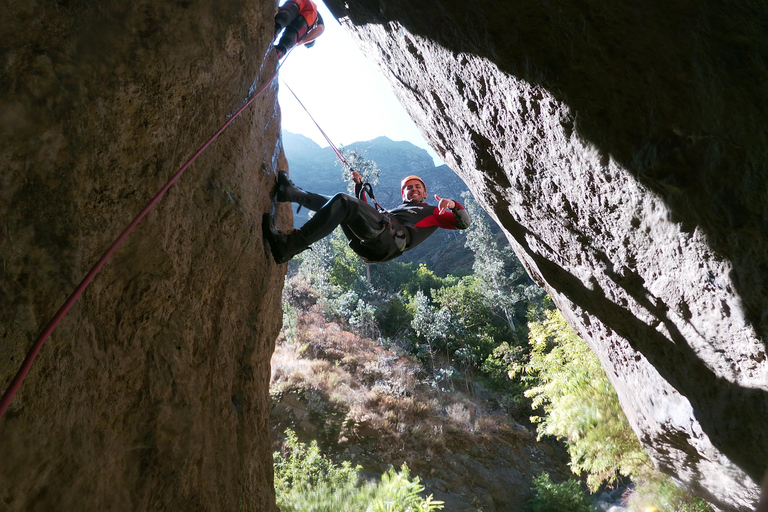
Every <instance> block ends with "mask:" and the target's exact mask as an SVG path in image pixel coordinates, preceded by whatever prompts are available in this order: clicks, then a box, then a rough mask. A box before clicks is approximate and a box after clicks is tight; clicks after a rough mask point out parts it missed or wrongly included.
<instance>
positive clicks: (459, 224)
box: [435, 194, 470, 229]
mask: <svg viewBox="0 0 768 512" xmlns="http://www.w3.org/2000/svg"><path fill="white" fill-rule="evenodd" d="M435 200H436V201H437V210H438V214H439V215H443V214H444V213H445V211H446V210H451V213H452V214H453V223H452V224H453V226H452V227H454V228H456V229H467V228H468V227H469V223H470V220H469V213H467V210H465V209H464V207H463V206H461V204H459V203H458V202H457V201H454V200H453V199H447V198H445V197H440V196H438V195H437V194H435Z"/></svg>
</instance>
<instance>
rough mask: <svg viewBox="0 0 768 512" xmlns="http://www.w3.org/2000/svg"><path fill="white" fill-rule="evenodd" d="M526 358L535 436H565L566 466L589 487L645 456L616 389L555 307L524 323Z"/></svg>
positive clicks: (631, 470)
mask: <svg viewBox="0 0 768 512" xmlns="http://www.w3.org/2000/svg"><path fill="white" fill-rule="evenodd" d="M530 344H531V356H530V361H529V363H528V365H527V367H526V370H527V372H528V374H529V378H530V376H534V377H535V378H537V379H538V385H536V386H535V387H533V388H531V389H530V390H528V391H527V392H526V396H529V397H531V398H533V406H534V408H535V407H542V408H543V410H544V412H545V413H546V415H545V416H543V417H542V416H534V417H532V418H531V419H532V420H533V421H536V422H539V426H538V431H539V436H542V435H550V436H555V437H558V438H560V439H563V440H565V442H566V445H567V447H568V451H569V453H570V456H571V469H572V470H573V471H574V472H575V473H577V474H580V473H581V472H582V471H586V472H587V474H588V477H587V483H588V484H589V487H590V489H591V490H592V491H595V490H596V489H597V488H598V487H599V486H600V484H601V483H602V482H614V481H615V480H616V478H617V476H618V475H619V474H622V475H627V476H629V475H632V474H637V473H639V472H640V471H641V470H642V469H643V468H644V467H647V468H650V459H649V458H648V455H647V454H646V453H645V451H644V450H643V448H642V446H641V445H640V442H639V441H638V440H637V437H636V436H635V433H634V431H633V430H632V428H631V427H630V426H629V422H628V421H627V419H626V416H625V415H624V412H623V411H622V410H621V406H620V405H619V400H618V397H617V396H616V392H615V391H614V390H613V387H612V386H611V384H610V382H609V381H608V378H607V376H606V375H605V372H604V371H603V369H602V367H601V366H600V362H599V361H598V359H597V356H595V354H594V353H593V352H592V351H591V350H590V348H589V347H588V346H587V344H586V343H585V342H584V341H583V340H581V339H580V338H579V337H578V336H577V335H576V333H575V332H573V330H572V329H571V328H570V326H568V324H567V323H566V322H565V320H564V319H563V316H562V315H561V314H560V312H559V311H551V312H548V313H547V315H546V320H544V321H543V322H538V323H532V324H531V325H530Z"/></svg>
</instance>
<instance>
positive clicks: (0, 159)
mask: <svg viewBox="0 0 768 512" xmlns="http://www.w3.org/2000/svg"><path fill="white" fill-rule="evenodd" d="M273 9H274V4H273V2H266V1H261V0H255V1H249V2H240V1H225V2H221V1H216V2H213V1H209V0H201V1H196V2H188V1H179V2H165V3H163V2H161V3H158V2H150V1H146V0H138V1H136V2H128V3H126V2H116V1H107V2H103V1H100V2H95V1H91V0H19V1H13V2H3V3H2V5H0V19H2V20H3V22H2V24H0V40H1V41H2V51H1V52H0V63H1V64H2V68H1V70H0V73H2V74H1V75H0V101H1V102H2V105H1V106H0V119H1V120H0V169H1V170H0V180H2V181H1V182H0V187H1V188H0V219H1V220H0V222H1V224H0V229H1V230H2V234H1V235H0V244H1V245H0V260H1V265H2V277H1V278H0V391H5V389H6V388H7V386H8V384H9V383H10V381H11V379H12V377H13V375H14V374H15V372H16V371H17V370H18V368H19V366H20V364H21V362H22V360H23V358H24V356H25V354H26V352H27V350H28V349H29V347H30V346H31V344H32V342H33V341H34V340H35V338H36V337H37V336H38V334H39V333H40V332H41V331H42V329H43V327H44V326H45V325H46V324H47V323H48V321H49V320H50V319H51V318H52V316H53V314H54V313H55V312H56V310H57V309H58V308H59V307H60V306H61V304H62V303H63V302H64V300H65V298H66V297H67V295H69V294H70V293H71V292H72V290H74V288H75V286H76V285H77V284H78V283H79V282H80V280H81V279H82V278H83V277H84V276H85V274H86V273H87V271H88V270H89V269H90V268H91V266H92V265H93V264H94V263H95V262H96V261H97V260H98V258H99V257H100V255H101V254H102V253H103V252H104V250H106V249H107V247H108V246H109V245H110V244H111V243H112V241H113V240H114V239H115V238H116V237H117V236H118V235H119V234H120V232H121V231H122V230H123V228H124V227H125V226H126V225H127V224H128V223H129V222H130V221H131V219H132V218H134V216H135V215H137V214H138V213H139V212H140V211H141V209H142V208H143V207H144V206H145V205H146V204H147V203H148V202H149V201H150V199H151V198H152V197H153V196H154V195H155V193H156V192H157V191H158V190H159V189H160V188H161V187H162V186H163V184H165V183H166V181H167V180H168V179H169V178H170V177H171V175H172V174H173V173H174V172H175V171H176V170H177V169H178V168H180V167H181V165H182V164H183V163H184V162H185V161H186V160H187V159H188V158H189V157H190V156H192V154H193V153H194V152H195V150H196V149H197V148H199V147H200V146H201V145H202V144H203V143H204V142H205V141H206V140H208V138H209V137H210V136H211V135H213V134H214V133H215V132H216V130H217V129H218V128H219V127H220V126H221V125H222V124H223V123H224V122H225V121H226V120H227V116H228V115H230V114H232V113H234V112H235V111H236V110H237V109H238V108H239V107H240V106H242V105H243V103H244V101H245V99H246V97H247V96H248V94H249V90H251V88H252V85H254V84H258V85H261V84H263V83H265V81H267V80H268V79H269V78H270V77H271V76H272V74H273V72H274V70H275V64H276V62H275V60H274V59H271V60H270V59H267V61H266V62H264V59H265V55H266V54H267V50H268V48H269V43H270V37H271V35H272V14H273ZM276 92H277V91H276V85H273V86H271V87H270V88H268V89H267V90H266V92H265V93H264V94H263V96H261V97H260V98H259V99H258V100H257V101H256V102H255V103H254V104H253V105H251V107H249V109H248V110H247V111H246V112H245V113H244V114H243V115H242V116H241V117H240V118H239V119H238V120H237V121H235V122H234V123H233V124H232V125H231V126H230V128H228V129H227V130H226V131H225V132H224V133H223V134H222V135H221V136H220V137H219V138H218V139H217V141H216V142H214V143H213V144H212V145H211V146H210V147H209V148H208V149H207V150H206V152H205V153H203V155H202V156H201V157H200V158H199V159H198V160H197V162H196V163H194V164H193V165H192V167H190V168H189V170H188V171H187V172H186V174H184V175H183V176H182V177H181V179H180V180H179V182H177V184H176V185H174V186H173V187H172V188H171V189H170V191H169V192H168V193H167V195H166V197H165V198H164V199H163V200H162V201H161V202H160V203H159V204H158V205H157V206H156V207H155V208H154V209H153V210H152V211H151V213H149V215H148V216H147V217H146V218H145V219H144V221H143V222H142V223H141V224H139V226H138V228H137V229H136V230H135V231H134V232H133V233H132V234H131V235H130V236H129V237H128V239H127V240H126V242H125V243H124V244H123V246H122V247H121V248H120V249H119V250H118V251H117V252H116V253H115V255H114V256H113V258H112V259H111V260H110V261H109V262H108V263H107V264H106V266H105V267H104V268H103V270H102V271H101V273H100V274H99V275H98V276H97V277H96V279H95V280H94V282H93V283H92V285H91V286H90V287H89V288H88V289H87V290H86V292H85V294H84V296H83V297H82V298H81V299H80V301H79V302H78V303H77V304H76V305H75V306H74V308H73V309H72V311H71V312H70V313H69V315H68V316H67V317H66V318H65V319H64V321H63V322H62V323H61V325H60V326H59V328H58V329H57V330H56V331H55V333H54V334H53V336H52V338H51V339H49V340H48V342H47V343H46V345H45V346H44V347H43V349H42V351H41V352H40V355H39V357H38V358H37V360H36V362H35V364H34V366H33V367H32V370H31V372H30V373H29V375H28V376H27V378H26V380H25V381H24V383H23V385H22V386H21V388H20V390H19V392H18V394H17V395H16V397H15V398H14V400H13V401H12V402H11V405H10V408H9V410H8V411H7V413H6V415H5V416H4V417H3V418H2V420H0V510H11V511H34V510H46V511H48V510H99V511H128V510H130V511H134V510H158V511H159V510H180V511H181V510H183V511H191V510H251V511H258V512H264V511H271V510H276V507H275V504H274V492H273V490H272V486H271V483H272V457H271V450H270V444H269V438H268V429H267V422H268V418H269V399H268V385H269V360H270V356H271V353H272V350H273V346H274V339H275V337H276V336H277V333H278V330H279V327H280V318H281V313H280V311H281V309H280V295H281V289H282V280H283V275H284V274H283V272H280V271H279V270H280V269H279V268H278V267H276V266H275V265H274V263H273V262H272V261H271V259H268V258H267V254H266V253H265V252H264V247H263V244H262V237H261V228H260V222H261V214H262V213H263V212H264V211H266V210H267V208H268V205H269V199H268V192H269V190H270V186H271V183H273V180H274V175H275V174H274V173H275V167H276V165H277V162H278V160H279V159H280V158H281V147H280V142H279V133H280V126H279V124H280V117H279V111H278V110H277V103H276V101H277V100H276Z"/></svg>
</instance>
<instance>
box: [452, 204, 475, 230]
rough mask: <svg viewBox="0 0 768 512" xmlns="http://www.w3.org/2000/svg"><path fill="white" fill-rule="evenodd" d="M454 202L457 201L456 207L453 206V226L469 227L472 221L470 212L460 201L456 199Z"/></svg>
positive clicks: (458, 227)
mask: <svg viewBox="0 0 768 512" xmlns="http://www.w3.org/2000/svg"><path fill="white" fill-rule="evenodd" d="M453 202H454V203H456V207H455V208H451V213H453V217H454V219H453V227H455V228H456V229H467V228H468V227H469V224H470V222H471V220H470V218H469V212H468V211H467V210H466V209H464V206H462V205H461V204H460V203H459V202H458V201H455V200H454V201H453Z"/></svg>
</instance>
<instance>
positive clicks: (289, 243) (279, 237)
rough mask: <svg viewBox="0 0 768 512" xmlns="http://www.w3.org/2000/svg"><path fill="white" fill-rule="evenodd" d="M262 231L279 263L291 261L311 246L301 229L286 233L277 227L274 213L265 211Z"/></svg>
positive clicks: (262, 219) (276, 261)
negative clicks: (300, 231)
mask: <svg viewBox="0 0 768 512" xmlns="http://www.w3.org/2000/svg"><path fill="white" fill-rule="evenodd" d="M261 231H262V233H263V236H264V240H266V241H267V243H269V250H270V251H271V252H272V257H273V258H274V259H275V263H277V264H278V265H279V264H281V263H286V262H288V261H290V260H291V259H292V258H293V257H294V256H296V255H297V254H299V253H300V252H303V251H305V250H307V249H308V248H309V244H308V243H307V241H306V240H305V239H304V237H303V236H302V234H301V233H299V231H297V230H293V232H292V233H290V234H285V233H283V232H282V231H280V230H279V229H277V226H275V216H274V214H273V213H265V214H264V216H263V217H262V218H261Z"/></svg>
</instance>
